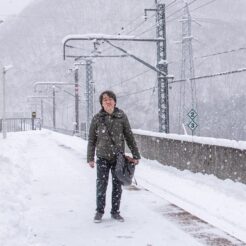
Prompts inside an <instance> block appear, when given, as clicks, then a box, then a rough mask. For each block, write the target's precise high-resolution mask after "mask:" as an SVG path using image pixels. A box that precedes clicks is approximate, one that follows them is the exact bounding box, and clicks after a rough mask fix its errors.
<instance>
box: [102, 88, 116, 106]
mask: <svg viewBox="0 0 246 246" xmlns="http://www.w3.org/2000/svg"><path fill="white" fill-rule="evenodd" d="M103 95H107V96H108V97H110V98H112V99H114V101H115V103H116V100H117V99H116V95H115V93H114V92H113V91H103V92H102V93H101V94H100V96H99V102H100V104H101V105H102V101H103Z"/></svg>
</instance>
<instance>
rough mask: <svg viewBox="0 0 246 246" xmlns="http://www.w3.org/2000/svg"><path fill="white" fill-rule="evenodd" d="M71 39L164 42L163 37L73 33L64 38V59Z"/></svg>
mask: <svg viewBox="0 0 246 246" xmlns="http://www.w3.org/2000/svg"><path fill="white" fill-rule="evenodd" d="M69 41H134V42H157V43H158V42H162V41H163V38H134V36H123V35H122V36H121V35H120V36H119V35H106V34H82V35H79V34H71V35H67V36H65V37H64V38H63V40H62V43H63V59H64V60H65V59H66V47H67V43H68V42H69Z"/></svg>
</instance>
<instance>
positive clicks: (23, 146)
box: [0, 135, 30, 246]
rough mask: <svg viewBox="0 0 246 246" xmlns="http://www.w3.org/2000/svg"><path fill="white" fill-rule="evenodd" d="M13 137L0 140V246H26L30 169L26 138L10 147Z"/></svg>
mask: <svg viewBox="0 0 246 246" xmlns="http://www.w3.org/2000/svg"><path fill="white" fill-rule="evenodd" d="M14 139H15V138H14V136H13V135H11V136H9V138H8V139H7V140H5V141H0V149H1V153H0V218H1V219H0V220H1V222H0V245H6V242H9V245H16V246H19V245H28V244H27V235H28V225H27V224H26V221H25V213H26V211H27V210H28V209H29V206H28V202H29V199H30V192H29V184H30V169H29V167H28V163H27V160H26V159H25V158H24V155H23V153H26V152H27V151H28V149H27V147H28V143H26V142H25V139H26V138H25V137H21V138H19V139H18V144H17V145H15V146H13V141H14Z"/></svg>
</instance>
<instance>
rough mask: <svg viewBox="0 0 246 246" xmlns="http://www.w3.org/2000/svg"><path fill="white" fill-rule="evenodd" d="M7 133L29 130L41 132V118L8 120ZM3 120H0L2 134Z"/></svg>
mask: <svg viewBox="0 0 246 246" xmlns="http://www.w3.org/2000/svg"><path fill="white" fill-rule="evenodd" d="M5 121H6V128H7V132H20V131H29V130H41V127H42V126H41V120H40V119H39V118H34V119H33V118H7V119H5ZM2 125H3V120H2V119H0V132H2Z"/></svg>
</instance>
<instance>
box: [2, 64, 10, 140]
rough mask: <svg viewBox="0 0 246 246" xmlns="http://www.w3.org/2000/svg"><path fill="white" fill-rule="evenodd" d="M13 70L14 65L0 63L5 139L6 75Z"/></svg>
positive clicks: (5, 135) (4, 135)
mask: <svg viewBox="0 0 246 246" xmlns="http://www.w3.org/2000/svg"><path fill="white" fill-rule="evenodd" d="M11 68H12V65H9V66H3V65H2V64H1V63H0V70H1V71H0V73H1V75H0V76H1V77H2V104H3V112H2V132H3V139H5V138H6V137H7V122H6V77H5V76H6V73H7V71H8V70H9V69H11Z"/></svg>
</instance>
